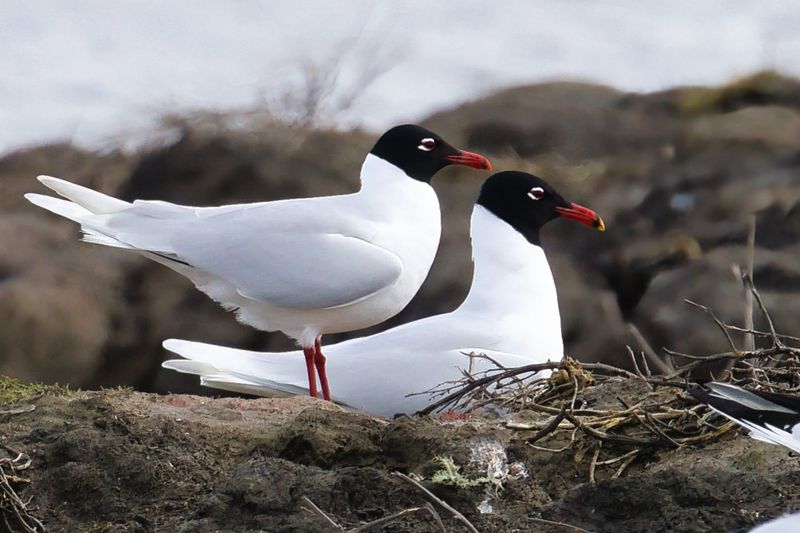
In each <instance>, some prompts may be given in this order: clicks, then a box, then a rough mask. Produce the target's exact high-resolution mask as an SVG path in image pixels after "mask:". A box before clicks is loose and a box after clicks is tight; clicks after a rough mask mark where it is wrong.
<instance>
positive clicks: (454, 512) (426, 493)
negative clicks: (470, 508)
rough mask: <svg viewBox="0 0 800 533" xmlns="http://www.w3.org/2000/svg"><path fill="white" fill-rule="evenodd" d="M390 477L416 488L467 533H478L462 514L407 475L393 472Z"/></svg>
mask: <svg viewBox="0 0 800 533" xmlns="http://www.w3.org/2000/svg"><path fill="white" fill-rule="evenodd" d="M392 475H394V476H397V477H399V478H400V479H402V480H403V481H405V482H406V483H410V484H411V485H413V486H414V487H416V488H417V489H418V490H419V491H420V492H422V494H423V496H424V497H425V498H426V499H427V500H428V501H429V502H431V503H435V504H436V505H438V506H439V507H441V508H442V509H444V510H445V511H447V512H448V513H450V514H451V515H453V518H455V519H456V520H458V521H459V522H461V523H462V524H464V526H465V527H466V528H467V529H468V530H469V531H471V532H472V533H479V532H478V529H477V528H476V527H475V526H473V525H472V522H470V521H469V520H467V518H466V517H465V516H464V515H463V514H461V513H459V512H458V511H457V510H456V509H454V508H453V507H451V506H450V505H449V504H448V503H447V502H446V501H444V500H442V499H440V498H439V497H437V496H436V495H435V494H434V493H432V492H431V491H429V490H428V489H426V488H425V487H423V486H422V485H421V484H420V483H418V482H417V481H415V480H413V479H411V478H410V477H408V476H407V475H405V474H403V473H402V472H395V473H394V474H392Z"/></svg>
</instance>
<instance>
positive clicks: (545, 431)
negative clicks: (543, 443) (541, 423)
mask: <svg viewBox="0 0 800 533" xmlns="http://www.w3.org/2000/svg"><path fill="white" fill-rule="evenodd" d="M566 411H567V404H563V405H562V406H561V412H559V413H558V414H557V415H555V416H554V417H553V419H552V420H550V422H548V423H547V425H546V426H545V427H543V428H542V429H540V430H539V431H537V432H536V433H535V434H534V435H533V436H532V437H531V438H529V439H528V444H533V443H534V442H536V441H537V440H539V439H542V438H544V437H546V436H547V435H549V434H550V433H552V432H553V431H555V430H556V428H557V427H558V425H559V424H560V423H561V421H562V420H564V413H566Z"/></svg>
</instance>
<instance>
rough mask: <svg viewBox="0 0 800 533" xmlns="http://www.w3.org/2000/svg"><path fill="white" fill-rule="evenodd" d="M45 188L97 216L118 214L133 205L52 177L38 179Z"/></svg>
mask: <svg viewBox="0 0 800 533" xmlns="http://www.w3.org/2000/svg"><path fill="white" fill-rule="evenodd" d="M37 179H38V180H39V181H40V182H42V184H43V185H44V186H45V187H48V188H50V189H52V190H54V191H55V192H57V193H58V194H60V195H61V196H63V197H64V198H67V199H68V200H72V201H73V202H75V203H76V204H78V205H79V206H81V207H85V208H86V209H87V210H89V211H90V212H91V213H94V214H96V215H105V214H109V213H117V212H119V211H122V210H124V209H128V208H129V207H131V205H132V204H130V203H128V202H125V201H123V200H119V199H117V198H113V197H111V196H108V195H107V194H103V193H101V192H97V191H94V190H92V189H89V188H87V187H83V186H81V185H76V184H74V183H70V182H69V181H65V180H62V179H58V178H54V177H52V176H39V177H38V178H37Z"/></svg>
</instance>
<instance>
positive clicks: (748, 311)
mask: <svg viewBox="0 0 800 533" xmlns="http://www.w3.org/2000/svg"><path fill="white" fill-rule="evenodd" d="M755 256H756V216H755V215H751V216H750V227H749V229H748V231H747V271H746V272H745V274H744V275H743V276H742V285H743V286H744V290H745V293H744V327H745V328H746V329H753V327H754V324H753V291H751V290H750V287H751V286H752V285H753V269H754V268H755ZM748 280H749V282H750V283H749V285H750V286H748ZM744 348H745V350H750V351H752V350H755V349H756V337H755V335H753V334H752V333H749V334H745V339H744Z"/></svg>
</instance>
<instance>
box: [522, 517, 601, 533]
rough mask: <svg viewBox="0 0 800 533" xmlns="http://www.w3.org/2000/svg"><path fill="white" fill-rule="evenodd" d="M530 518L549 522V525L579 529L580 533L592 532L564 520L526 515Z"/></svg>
mask: <svg viewBox="0 0 800 533" xmlns="http://www.w3.org/2000/svg"><path fill="white" fill-rule="evenodd" d="M528 518H529V519H530V520H533V521H534V522H540V523H542V524H549V525H551V526H561V527H568V528H570V529H574V530H575V531H580V532H581V533H592V532H591V531H589V530H588V529H583V528H582V527H578V526H573V525H572V524H567V523H565V522H556V521H554V520H547V519H545V518H535V517H533V516H529V517H528Z"/></svg>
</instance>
